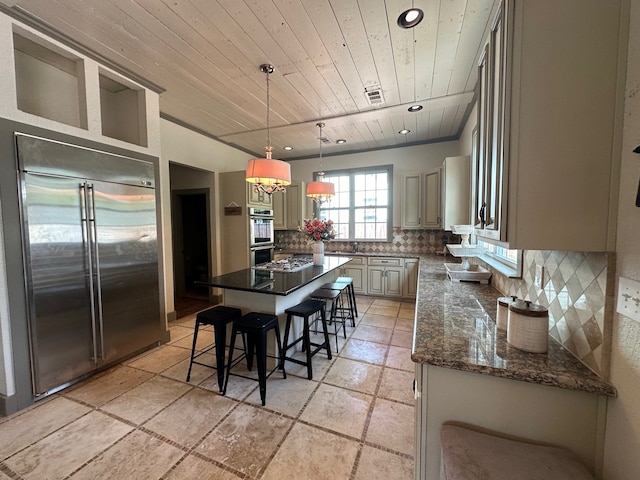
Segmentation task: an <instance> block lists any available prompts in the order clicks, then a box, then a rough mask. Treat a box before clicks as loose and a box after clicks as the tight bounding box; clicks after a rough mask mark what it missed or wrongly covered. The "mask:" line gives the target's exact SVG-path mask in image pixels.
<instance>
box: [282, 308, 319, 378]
mask: <svg viewBox="0 0 640 480" xmlns="http://www.w3.org/2000/svg"><path fill="white" fill-rule="evenodd" d="M324 309H325V302H323V301H321V300H313V299H310V300H305V301H304V302H302V303H299V304H298V305H295V306H293V307H290V308H287V309H286V310H285V311H284V313H286V314H287V324H286V326H285V327H284V347H283V354H282V358H283V360H289V361H290V362H294V363H297V364H298V365H304V366H306V367H307V378H308V379H309V380H311V379H312V378H313V369H312V367H311V357H313V356H314V355H315V354H316V353H318V352H319V351H320V350H322V349H325V350H326V351H327V357H329V360H331V347H330V346H329V334H328V330H327V318H326V315H325V311H324ZM318 313H319V314H320V319H321V322H322V333H323V335H324V342H323V343H313V342H311V335H310V334H309V317H311V316H312V315H316V314H318ZM293 317H302V318H303V322H304V323H303V331H302V336H301V337H299V338H297V339H296V340H294V341H293V342H291V343H287V342H288V341H289V330H290V329H291V320H292V318H293ZM300 342H302V347H303V349H304V351H305V352H306V354H307V361H306V362H304V361H302V360H298V359H297V358H293V357H287V350H289V349H290V348H291V347H294V346H295V345H297V344H298V343H300ZM311 347H315V348H314V349H313V350H311Z"/></svg>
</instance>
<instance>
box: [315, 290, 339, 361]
mask: <svg viewBox="0 0 640 480" xmlns="http://www.w3.org/2000/svg"><path fill="white" fill-rule="evenodd" d="M341 292H342V290H336V289H332V288H322V287H321V288H318V289H317V290H314V291H313V292H312V293H311V298H312V299H313V300H323V301H324V303H325V310H326V302H327V301H331V308H330V310H329V318H328V319H327V321H328V323H332V322H333V325H334V328H333V330H334V332H333V333H332V335H335V337H336V352H338V332H339V328H338V324H339V323H341V324H342V332H343V335H344V338H345V339H346V338H347V329H346V327H345V324H346V321H345V319H344V318H343V317H342V316H340V315H338V304H339V302H340V299H341V298H342V297H341Z"/></svg>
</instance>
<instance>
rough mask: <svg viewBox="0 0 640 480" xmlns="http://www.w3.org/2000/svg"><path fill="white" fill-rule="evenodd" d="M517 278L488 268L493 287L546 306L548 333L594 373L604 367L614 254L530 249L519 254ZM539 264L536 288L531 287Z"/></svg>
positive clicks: (600, 372)
mask: <svg viewBox="0 0 640 480" xmlns="http://www.w3.org/2000/svg"><path fill="white" fill-rule="evenodd" d="M522 262H523V266H522V278H521V279H515V278H508V277H506V276H504V275H502V274H501V273H499V272H497V271H495V270H494V269H491V267H490V266H488V268H490V269H491V270H492V271H493V277H492V280H491V281H492V282H493V285H494V286H495V287H496V288H497V289H498V290H499V291H500V292H502V293H503V294H504V295H507V296H511V295H516V296H517V297H518V298H522V299H524V300H529V301H531V302H533V303H537V304H539V305H543V306H545V307H547V308H548V309H549V334H550V335H551V336H552V337H553V338H555V339H556V340H557V341H558V342H560V343H561V344H562V345H564V347H565V348H566V349H567V350H569V351H570V352H571V353H573V354H574V355H575V356H576V357H577V358H579V359H580V360H581V361H582V362H583V363H584V364H585V365H587V366H588V367H589V368H591V369H592V370H593V371H594V372H595V373H597V374H598V375H600V376H602V377H604V378H607V377H608V371H609V357H610V350H609V349H610V343H611V322H612V318H613V305H614V283H615V278H614V273H615V254H614V253H593V252H560V251H540V250H531V251H525V252H524V253H523V259H522ZM536 266H538V267H539V266H542V267H543V276H542V288H538V287H537V286H536V285H535V274H536Z"/></svg>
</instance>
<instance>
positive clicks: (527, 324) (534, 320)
mask: <svg viewBox="0 0 640 480" xmlns="http://www.w3.org/2000/svg"><path fill="white" fill-rule="evenodd" d="M507 342H509V344H510V345H513V346H514V347H516V348H517V349H519V350H524V351H525V352H531V353H544V352H546V351H547V349H548V348H549V311H548V310H547V309H546V308H545V307H543V306H542V305H536V304H534V303H531V302H528V301H524V302H523V301H521V300H517V301H515V302H512V303H511V304H510V305H509V318H508V325H507Z"/></svg>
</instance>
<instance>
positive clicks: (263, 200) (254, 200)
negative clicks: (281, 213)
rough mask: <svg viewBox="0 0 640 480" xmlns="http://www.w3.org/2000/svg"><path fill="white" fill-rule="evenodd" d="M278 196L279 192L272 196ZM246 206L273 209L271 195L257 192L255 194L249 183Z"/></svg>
mask: <svg viewBox="0 0 640 480" xmlns="http://www.w3.org/2000/svg"><path fill="white" fill-rule="evenodd" d="M280 194H281V192H276V193H274V194H273V195H280ZM247 205H248V206H250V207H258V208H273V202H272V200H271V195H267V194H266V193H263V192H259V191H258V192H256V189H255V188H254V187H253V185H252V184H250V183H247Z"/></svg>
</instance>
